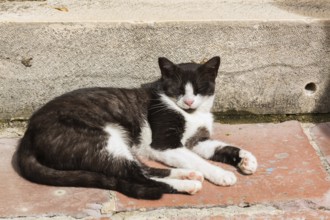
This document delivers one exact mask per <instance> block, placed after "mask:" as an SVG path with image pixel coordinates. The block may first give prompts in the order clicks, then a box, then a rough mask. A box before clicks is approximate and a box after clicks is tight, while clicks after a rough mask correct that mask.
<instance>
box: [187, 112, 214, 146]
mask: <svg viewBox="0 0 330 220" xmlns="http://www.w3.org/2000/svg"><path fill="white" fill-rule="evenodd" d="M184 117H185V120H186V124H185V132H184V133H183V137H182V140H181V143H182V144H183V145H185V144H186V141H187V140H188V139H189V138H190V137H192V136H193V135H194V134H195V133H196V132H197V130H198V128H200V127H205V128H206V129H207V130H208V131H209V132H210V133H212V124H213V116H212V114H211V113H210V112H195V113H193V114H185V115H184Z"/></svg>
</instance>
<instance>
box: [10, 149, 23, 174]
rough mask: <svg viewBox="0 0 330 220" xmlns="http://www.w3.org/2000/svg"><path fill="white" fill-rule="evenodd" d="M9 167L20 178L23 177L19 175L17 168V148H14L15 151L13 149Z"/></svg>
mask: <svg viewBox="0 0 330 220" xmlns="http://www.w3.org/2000/svg"><path fill="white" fill-rule="evenodd" d="M11 166H12V168H13V169H14V171H15V172H16V173H17V174H18V175H19V176H20V177H23V176H22V174H21V170H20V168H19V166H18V157H17V146H16V149H15V152H14V154H13V156H12V158H11Z"/></svg>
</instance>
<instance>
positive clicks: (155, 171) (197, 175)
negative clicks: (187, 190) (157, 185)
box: [146, 167, 204, 182]
mask: <svg viewBox="0 0 330 220" xmlns="http://www.w3.org/2000/svg"><path fill="white" fill-rule="evenodd" d="M146 170H147V171H148V175H150V176H151V177H160V178H167V179H181V180H198V181H200V182H203V181H204V176H203V174H202V173H201V172H199V171H196V170H190V169H180V168H174V169H161V168H154V167H147V168H146Z"/></svg>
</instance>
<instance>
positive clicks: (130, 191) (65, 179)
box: [17, 132, 167, 199]
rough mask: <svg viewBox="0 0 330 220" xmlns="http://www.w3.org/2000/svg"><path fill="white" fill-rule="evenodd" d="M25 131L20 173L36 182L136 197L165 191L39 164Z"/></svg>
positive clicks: (154, 196)
mask: <svg viewBox="0 0 330 220" xmlns="http://www.w3.org/2000/svg"><path fill="white" fill-rule="evenodd" d="M31 149H32V142H31V137H30V135H29V132H26V134H25V135H24V137H23V139H22V140H21V142H20V144H19V148H18V151H17V161H18V167H19V169H20V173H21V175H22V176H23V177H24V178H26V179H28V180H30V181H32V182H36V183H40V184H45V185H53V186H76V187H92V188H101V189H108V190H116V191H118V192H121V193H123V194H125V195H127V196H130V197H134V198H138V199H159V198H161V196H162V194H163V193H165V192H166V191H167V190H166V189H164V186H162V185H159V186H157V185H153V186H151V185H142V184H138V183H132V182H129V181H127V180H124V179H118V178H116V177H109V176H105V175H103V174H101V173H96V172H90V171H83V170H56V169H53V168H50V167H47V166H45V165H43V164H41V163H40V162H39V161H38V160H37V158H36V157H35V155H34V154H33V151H32V150H31Z"/></svg>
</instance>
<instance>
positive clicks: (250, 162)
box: [238, 150, 258, 174]
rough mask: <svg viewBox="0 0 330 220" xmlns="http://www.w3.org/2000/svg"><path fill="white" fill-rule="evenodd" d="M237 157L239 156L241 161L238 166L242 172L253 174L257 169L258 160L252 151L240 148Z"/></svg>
mask: <svg viewBox="0 0 330 220" xmlns="http://www.w3.org/2000/svg"><path fill="white" fill-rule="evenodd" d="M239 157H240V158H241V162H240V163H239V164H238V168H239V169H240V170H241V171H242V172H243V173H244V174H253V173H255V172H256V171H257V167H258V162H257V159H256V157H255V156H253V154H252V153H250V152H249V151H246V150H240V152H239Z"/></svg>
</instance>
